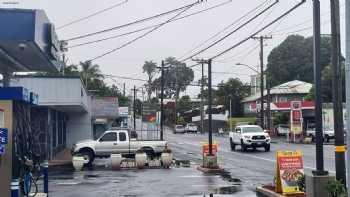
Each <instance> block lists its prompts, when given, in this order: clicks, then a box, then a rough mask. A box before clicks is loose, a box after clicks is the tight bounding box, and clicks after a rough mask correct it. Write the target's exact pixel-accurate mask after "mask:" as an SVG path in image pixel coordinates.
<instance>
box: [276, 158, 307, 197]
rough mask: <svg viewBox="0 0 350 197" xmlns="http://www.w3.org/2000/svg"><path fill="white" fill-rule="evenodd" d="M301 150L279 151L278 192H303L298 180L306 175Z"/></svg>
mask: <svg viewBox="0 0 350 197" xmlns="http://www.w3.org/2000/svg"><path fill="white" fill-rule="evenodd" d="M302 155H303V154H302V152H301V151H277V164H276V192H278V193H282V194H283V195H285V194H302V193H303V192H302V191H301V189H300V188H299V186H298V180H299V179H300V178H301V177H302V176H304V164H303V156H302Z"/></svg>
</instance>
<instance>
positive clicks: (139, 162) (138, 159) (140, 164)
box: [135, 153, 147, 169]
mask: <svg viewBox="0 0 350 197" xmlns="http://www.w3.org/2000/svg"><path fill="white" fill-rule="evenodd" d="M146 161H147V154H146V153H136V154H135V163H136V167H137V168H140V169H141V168H144V167H145V164H146Z"/></svg>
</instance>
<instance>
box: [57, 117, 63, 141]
mask: <svg viewBox="0 0 350 197" xmlns="http://www.w3.org/2000/svg"><path fill="white" fill-rule="evenodd" d="M62 144H63V116H62V113H59V114H58V145H62Z"/></svg>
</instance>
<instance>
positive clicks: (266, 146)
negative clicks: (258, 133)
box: [265, 144, 270, 152]
mask: <svg viewBox="0 0 350 197" xmlns="http://www.w3.org/2000/svg"><path fill="white" fill-rule="evenodd" d="M269 151H270V144H266V145H265V152H269Z"/></svg>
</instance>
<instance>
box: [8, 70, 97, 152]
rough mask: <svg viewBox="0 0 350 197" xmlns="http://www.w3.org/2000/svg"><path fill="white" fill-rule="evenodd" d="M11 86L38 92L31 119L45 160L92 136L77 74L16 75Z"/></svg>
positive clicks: (87, 99) (87, 104) (84, 93)
mask: <svg viewBox="0 0 350 197" xmlns="http://www.w3.org/2000/svg"><path fill="white" fill-rule="evenodd" d="M11 86H22V87H25V88H28V89H30V90H32V91H34V92H36V93H37V94H38V95H39V101H38V107H35V108H33V109H32V117H31V121H33V122H36V123H37V124H38V125H39V127H40V130H41V131H42V133H41V134H40V135H41V136H40V139H41V140H40V141H41V143H42V149H45V150H46V153H47V155H46V156H47V158H48V159H51V158H52V157H53V156H54V155H55V154H56V153H58V152H59V151H61V150H62V149H64V148H69V147H71V146H72V145H73V144H74V143H76V142H77V141H79V140H82V139H92V137H93V136H92V121H91V107H90V106H91V104H90V103H91V99H90V97H89V96H88V93H87V90H86V88H85V86H84V84H83V82H82V81H81V79H80V77H42V76H17V77H15V78H13V79H12V80H11ZM33 124H35V123H33Z"/></svg>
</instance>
